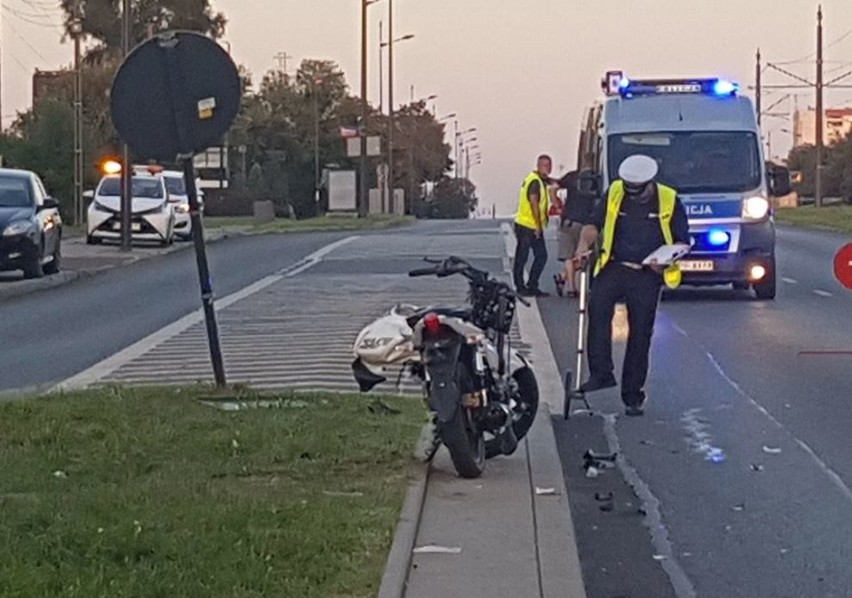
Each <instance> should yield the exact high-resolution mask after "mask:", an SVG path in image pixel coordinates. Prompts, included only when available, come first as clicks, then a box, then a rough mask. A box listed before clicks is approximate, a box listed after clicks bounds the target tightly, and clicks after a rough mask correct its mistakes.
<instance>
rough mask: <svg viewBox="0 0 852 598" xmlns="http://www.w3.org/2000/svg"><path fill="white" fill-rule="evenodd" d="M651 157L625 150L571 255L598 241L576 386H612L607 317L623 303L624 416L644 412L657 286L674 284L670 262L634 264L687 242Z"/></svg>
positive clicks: (673, 197)
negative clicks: (584, 375) (581, 376)
mask: <svg viewBox="0 0 852 598" xmlns="http://www.w3.org/2000/svg"><path fill="white" fill-rule="evenodd" d="M657 172H658V167H657V162H656V161H655V160H654V159H653V158H650V157H648V156H644V155H633V156H630V157H629V158H627V159H626V160H624V162H622V163H621V166H620V167H619V169H618V176H619V180H616V181H614V182H613V183H612V184H611V185H610V188H609V193H608V196H607V199H606V201H602V202H600V205H598V206H597V207H596V209H595V214H594V217H593V218H592V221H593V223H592V224H589V225H587V226H585V227H584V228H583V232H582V235H581V240H580V244H579V246H578V248H577V258H578V259H579V260H580V261H585V259H587V256H588V255H589V250H590V248H591V247H592V246H593V245H594V244H595V243H597V242H598V238H599V236H600V237H601V239H600V243H599V250H600V251H599V256H598V260H597V262H596V263H595V269H594V280H593V284H592V285H591V295H590V298H589V332H588V344H587V347H588V357H589V379H588V380H587V381H586V382H585V383H584V384H583V385H582V386H581V387H580V390H581V391H582V392H592V391H595V390H601V389H604V388H612V387H614V386H616V381H615V377H614V376H613V363H612V318H613V314H614V311H615V305H616V303H618V302H621V301H623V302H624V303H626V305H627V314H628V315H627V320H628V325H629V336H628V339H627V351H626V354H625V356H624V367H623V371H622V377H621V398H622V401H623V402H624V405H625V412H626V414H627V415H631V416H636V415H642V414H643V413H644V408H645V403H646V395H645V389H644V386H645V380H646V379H647V376H648V354H649V353H650V349H651V337H652V335H653V332H654V320H655V318H656V314H657V305H658V303H659V299H660V292H661V289H662V285H663V283H664V282H665V284H666V285H668V286H669V287H676V286H677V285H678V284H680V270H679V269H678V267H677V265H676V264H675V265H670V266H662V265H657V264H656V263H653V264H651V265H642V262H643V261H644V260H645V258H646V257H647V256H649V255H650V254H651V253H653V252H654V251H655V250H656V249H657V248H659V247H660V246H661V245H664V244H665V245H672V244H674V243H685V244H689V242H690V238H689V224H688V221H687V216H686V211H685V210H684V209H683V205H682V204H681V202H680V199H679V198H678V197H677V192H676V191H675V190H674V189H671V188H670V187H666V186H665V185H661V184H659V183H655V182H654V179H655V177H656V176H657Z"/></svg>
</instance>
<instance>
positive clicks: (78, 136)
mask: <svg viewBox="0 0 852 598" xmlns="http://www.w3.org/2000/svg"><path fill="white" fill-rule="evenodd" d="M82 19H83V14H82V9H81V5H80V0H76V2H75V3H74V19H73V21H72V22H71V34H72V35H73V37H74V223H75V224H77V225H80V224H82V222H83V220H84V217H83V211H84V210H83V72H82V67H81V58H82V57H81V43H80V42H81V37H82V35H83V20H82Z"/></svg>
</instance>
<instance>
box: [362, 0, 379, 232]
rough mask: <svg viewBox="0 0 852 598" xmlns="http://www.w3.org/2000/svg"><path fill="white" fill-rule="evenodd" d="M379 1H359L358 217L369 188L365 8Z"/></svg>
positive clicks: (366, 208) (365, 204)
mask: <svg viewBox="0 0 852 598" xmlns="http://www.w3.org/2000/svg"><path fill="white" fill-rule="evenodd" d="M378 1H379V0H361V123H360V126H359V131H358V133H359V134H360V136H361V157H360V161H359V171H360V177H361V180H360V181H359V185H358V188H359V193H358V195H359V198H358V215H359V216H366V215H367V212H368V211H369V199H368V196H369V187H368V186H367V123H368V121H369V118H370V105H369V104H368V103H367V7H368V6H370V5H371V4H375V3H376V2H378Z"/></svg>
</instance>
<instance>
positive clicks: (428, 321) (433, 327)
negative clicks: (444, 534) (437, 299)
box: [423, 312, 441, 334]
mask: <svg viewBox="0 0 852 598" xmlns="http://www.w3.org/2000/svg"><path fill="white" fill-rule="evenodd" d="M423 327H424V328H426V332H428V333H429V334H437V333H438V332H439V331H440V330H441V321H440V320H439V319H438V314H436V313H434V312H429V313H428V314H426V315H425V316H423Z"/></svg>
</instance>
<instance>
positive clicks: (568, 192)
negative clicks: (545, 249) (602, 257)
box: [553, 170, 595, 297]
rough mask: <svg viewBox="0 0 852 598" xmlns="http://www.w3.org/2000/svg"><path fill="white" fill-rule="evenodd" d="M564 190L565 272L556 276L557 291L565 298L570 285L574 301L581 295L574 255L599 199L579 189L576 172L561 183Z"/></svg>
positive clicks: (561, 238) (561, 221)
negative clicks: (566, 287) (596, 200)
mask: <svg viewBox="0 0 852 598" xmlns="http://www.w3.org/2000/svg"><path fill="white" fill-rule="evenodd" d="M557 184H558V186H559V188H560V189H564V190H565V200H564V201H563V203H562V213H561V215H560V218H559V243H558V249H559V256H558V257H559V260H560V261H562V262H564V268H563V271H562V272H561V273H560V274H555V275H554V277H553V278H554V282H556V290H557V293H558V294H559V296H562V294H563V289H564V288H565V285H566V283H567V285H568V294H569V295H570V296H572V297H576V296H577V295H578V292H577V276H576V274H577V270H576V268H575V267H574V266H575V261H574V254H575V253H576V251H577V247H578V246H579V244H580V235H581V234H582V231H583V226H585V225H587V224H591V222H592V210H593V208H594V205H595V198H594V196H593V195H590V194H588V193H582V192H581V191H580V187H579V173H578V172H577V171H576V170H572V171H571V172H569V173H568V174H566V175H565V176H563V177H562V178H561V179H559V181H558V183H557Z"/></svg>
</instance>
